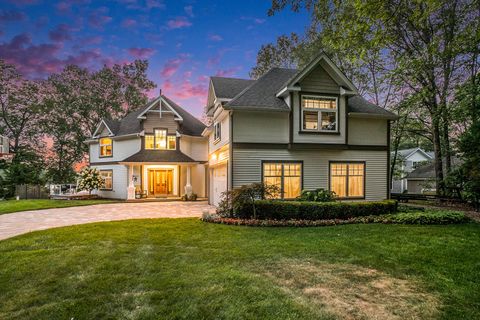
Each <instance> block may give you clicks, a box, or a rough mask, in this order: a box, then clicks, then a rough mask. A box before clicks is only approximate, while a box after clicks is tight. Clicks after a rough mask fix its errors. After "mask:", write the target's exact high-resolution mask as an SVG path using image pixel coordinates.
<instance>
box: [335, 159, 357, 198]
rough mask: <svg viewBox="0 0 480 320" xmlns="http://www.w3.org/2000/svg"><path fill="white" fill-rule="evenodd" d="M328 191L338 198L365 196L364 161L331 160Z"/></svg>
mask: <svg viewBox="0 0 480 320" xmlns="http://www.w3.org/2000/svg"><path fill="white" fill-rule="evenodd" d="M330 191H333V192H335V194H336V195H337V196H338V197H339V198H365V163H364V162H331V163H330Z"/></svg>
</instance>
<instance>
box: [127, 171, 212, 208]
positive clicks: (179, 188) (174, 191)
mask: <svg viewBox="0 0 480 320" xmlns="http://www.w3.org/2000/svg"><path fill="white" fill-rule="evenodd" d="M122 164H123V165H125V166H126V167H127V179H128V184H127V200H137V201H162V200H163V201H165V200H169V201H173V200H180V199H181V197H182V196H183V195H185V194H192V193H195V194H196V195H197V197H198V199H204V198H206V179H205V177H206V174H205V173H206V167H205V165H203V164H200V163H197V162H194V163H158V162H157V163H135V162H130V163H122Z"/></svg>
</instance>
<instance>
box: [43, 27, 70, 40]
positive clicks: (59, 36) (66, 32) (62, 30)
mask: <svg viewBox="0 0 480 320" xmlns="http://www.w3.org/2000/svg"><path fill="white" fill-rule="evenodd" d="M70 31H71V28H70V27H69V26H68V25H66V24H64V23H63V24H59V25H58V26H57V27H56V28H55V29H53V30H51V31H50V32H49V33H48V36H49V38H50V40H52V41H54V42H63V41H65V40H71V39H72V36H71V34H70Z"/></svg>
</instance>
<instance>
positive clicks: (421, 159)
mask: <svg viewBox="0 0 480 320" xmlns="http://www.w3.org/2000/svg"><path fill="white" fill-rule="evenodd" d="M393 156H394V152H392V153H391V157H393ZM433 159H434V156H433V153H432V152H426V151H425V150H423V149H422V148H419V147H416V148H410V149H403V150H398V151H397V171H398V173H397V175H399V176H400V177H398V178H393V179H392V187H391V188H392V190H391V191H392V193H403V192H408V193H417V192H414V191H413V189H411V188H409V183H408V181H407V179H406V176H408V174H409V173H411V172H412V171H414V170H415V169H416V168H417V167H419V166H421V165H424V164H427V163H429V162H431V161H432V160H433ZM413 185H416V184H414V183H413V184H412V186H413ZM414 189H415V190H418V186H416V187H415V188H414Z"/></svg>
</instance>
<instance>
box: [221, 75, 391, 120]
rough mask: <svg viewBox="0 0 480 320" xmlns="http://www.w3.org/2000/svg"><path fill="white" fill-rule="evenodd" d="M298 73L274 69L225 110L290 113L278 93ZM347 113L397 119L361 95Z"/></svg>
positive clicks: (231, 102)
mask: <svg viewBox="0 0 480 320" xmlns="http://www.w3.org/2000/svg"><path fill="white" fill-rule="evenodd" d="M298 73H299V70H297V69H286V68H272V69H270V70H269V71H268V72H267V73H265V74H264V75H263V76H261V77H260V78H258V79H257V80H250V81H251V83H250V85H249V86H247V87H246V88H244V89H243V90H239V91H238V92H237V94H236V96H235V97H234V98H233V99H232V100H230V101H229V102H227V103H226V104H225V105H224V108H225V109H227V110H251V111H290V108H289V107H288V105H287V104H286V102H285V100H284V99H282V98H281V97H277V93H278V91H279V90H281V89H282V88H284V87H285V85H286V83H288V82H289V81H291V79H293V78H295V76H296V75H297V74H298ZM222 79H225V78H222ZM237 90H238V89H237ZM347 113H349V114H352V115H355V114H358V115H370V116H375V117H384V118H388V119H396V117H397V116H396V115H395V114H394V113H392V112H390V111H388V110H385V109H384V108H382V107H379V106H377V105H375V104H373V103H370V102H368V101H367V100H366V99H365V98H363V97H361V96H359V95H354V96H352V97H349V98H348V104H347Z"/></svg>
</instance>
